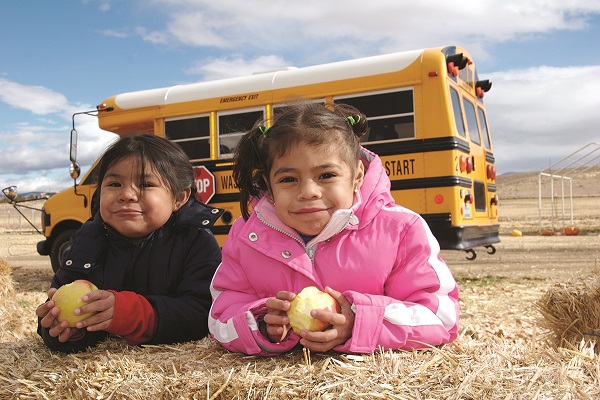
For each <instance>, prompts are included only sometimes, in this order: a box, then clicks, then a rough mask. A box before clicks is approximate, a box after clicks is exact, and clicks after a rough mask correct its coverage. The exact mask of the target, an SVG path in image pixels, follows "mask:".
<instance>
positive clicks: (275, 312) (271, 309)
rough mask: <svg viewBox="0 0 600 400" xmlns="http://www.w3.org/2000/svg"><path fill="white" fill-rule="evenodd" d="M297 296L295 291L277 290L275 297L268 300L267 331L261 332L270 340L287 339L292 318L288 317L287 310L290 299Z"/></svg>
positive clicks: (275, 341) (265, 319)
mask: <svg viewBox="0 0 600 400" xmlns="http://www.w3.org/2000/svg"><path fill="white" fill-rule="evenodd" d="M294 297H296V294H295V293H293V292H287V291H285V290H282V291H279V292H277V296H276V297H275V298H270V299H268V300H267V303H266V305H267V314H266V315H265V316H264V321H265V331H262V330H261V333H262V334H263V335H265V336H266V337H267V338H268V339H269V341H270V342H272V343H277V342H281V341H282V340H283V339H285V336H286V334H287V332H288V330H289V326H288V324H289V323H290V320H289V319H288V317H287V311H288V310H289V309H290V301H292V300H293V299H294Z"/></svg>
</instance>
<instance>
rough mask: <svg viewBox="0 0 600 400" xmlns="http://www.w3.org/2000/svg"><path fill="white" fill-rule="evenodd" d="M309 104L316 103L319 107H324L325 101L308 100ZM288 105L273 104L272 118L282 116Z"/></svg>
mask: <svg viewBox="0 0 600 400" xmlns="http://www.w3.org/2000/svg"><path fill="white" fill-rule="evenodd" d="M310 102H311V103H318V104H321V105H323V106H324V105H325V100H323V99H316V100H315V99H312V100H310ZM288 107H289V105H288V103H280V104H274V105H273V118H274V119H275V118H277V117H278V116H279V115H281V114H283V113H284V112H285V111H286V110H287V109H288Z"/></svg>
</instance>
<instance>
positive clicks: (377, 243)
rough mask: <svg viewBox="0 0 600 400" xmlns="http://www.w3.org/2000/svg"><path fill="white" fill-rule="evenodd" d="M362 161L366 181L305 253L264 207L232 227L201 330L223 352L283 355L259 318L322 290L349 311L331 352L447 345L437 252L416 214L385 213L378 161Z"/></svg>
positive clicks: (451, 332) (449, 318)
mask: <svg viewBox="0 0 600 400" xmlns="http://www.w3.org/2000/svg"><path fill="white" fill-rule="evenodd" d="M363 155H364V157H363V163H364V164H365V169H366V174H365V178H364V183H363V185H362V187H361V189H360V192H359V193H358V194H357V196H356V198H355V202H354V205H353V206H352V209H349V210H338V211H336V213H334V215H333V216H332V218H331V220H330V221H329V223H328V225H327V226H326V227H325V229H324V230H323V231H322V232H321V233H320V234H319V235H318V236H317V237H315V238H313V239H312V240H311V241H310V242H308V243H307V244H304V241H303V240H302V239H301V238H300V237H299V235H298V234H297V233H296V232H295V231H293V230H292V229H290V228H289V227H287V226H285V225H284V224H283V223H282V222H281V221H280V220H279V219H278V218H277V216H276V214H275V210H274V207H273V206H272V205H271V204H270V203H269V202H268V201H267V200H266V197H263V198H261V199H260V200H259V201H258V203H257V204H255V207H254V211H253V212H252V214H251V215H250V218H249V219H248V221H244V219H243V218H239V219H237V220H236V221H235V222H234V224H233V226H232V228H231V231H230V233H229V236H228V238H227V240H226V242H225V244H224V246H223V261H222V263H221V265H220V266H219V268H218V269H217V272H216V274H215V276H214V278H213V281H212V284H211V293H212V296H213V305H212V308H211V311H210V317H209V330H210V333H211V335H212V336H213V338H215V339H216V340H217V341H219V342H220V343H221V344H222V345H223V346H224V347H225V348H227V349H229V350H231V351H235V352H242V353H246V354H252V355H259V356H272V355H277V354H280V353H282V352H286V351H288V350H291V349H292V348H293V347H294V346H296V345H297V344H298V341H299V339H300V337H299V336H298V335H296V334H295V333H294V332H292V331H291V332H290V334H289V335H288V336H287V337H286V338H285V339H284V340H283V341H281V342H279V343H271V342H270V341H269V340H268V338H266V337H265V336H263V335H262V334H261V333H260V332H259V329H258V318H259V317H261V316H264V315H265V314H266V312H267V310H266V306H265V302H266V301H267V299H268V298H271V297H274V296H275V295H276V293H277V292H278V291H280V290H287V291H291V292H294V293H298V292H300V291H301V290H302V289H303V288H305V287H306V286H316V287H318V288H320V289H321V290H323V288H324V287H325V286H330V287H331V288H333V289H335V290H337V291H339V292H341V293H342V294H343V295H344V296H345V297H346V299H348V301H349V302H350V303H351V304H352V310H353V311H354V313H355V320H354V328H353V331H352V337H351V338H350V339H349V340H348V341H347V342H346V343H344V344H342V345H339V346H337V347H335V348H334V350H336V351H339V352H345V353H371V352H373V351H375V350H377V349H378V348H380V347H381V348H383V349H413V348H422V347H427V346H436V345H441V344H443V343H449V342H451V341H453V340H454V339H455V338H456V336H457V333H458V320H459V305H458V287H457V285H456V282H455V280H454V278H453V277H452V274H451V273H450V270H449V269H448V267H447V265H446V263H445V262H444V261H443V260H442V259H441V258H440V256H439V244H438V242H437V241H436V239H435V238H434V236H433V235H432V234H431V231H430V230H429V227H428V226H427V224H426V223H425V221H424V220H423V219H422V218H421V217H420V216H419V215H418V214H416V213H414V212H412V211H410V210H408V209H406V208H404V207H401V206H399V205H396V204H394V200H393V198H392V196H391V194H390V180H389V178H388V176H387V175H386V173H385V171H384V169H383V166H382V164H381V160H380V159H379V157H377V156H376V155H375V154H373V153H370V152H368V151H366V150H364V152H363Z"/></svg>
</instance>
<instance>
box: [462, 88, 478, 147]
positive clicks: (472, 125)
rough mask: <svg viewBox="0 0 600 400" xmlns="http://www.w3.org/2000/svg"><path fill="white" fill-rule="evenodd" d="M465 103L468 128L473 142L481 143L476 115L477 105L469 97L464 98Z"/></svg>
mask: <svg viewBox="0 0 600 400" xmlns="http://www.w3.org/2000/svg"><path fill="white" fill-rule="evenodd" d="M463 105H464V107H465V115H466V116H467V129H468V130H469V137H470V138H471V142H473V143H475V144H478V145H481V138H480V137H479V128H478V127H477V117H476V116H475V106H473V103H471V102H470V101H469V100H467V99H463Z"/></svg>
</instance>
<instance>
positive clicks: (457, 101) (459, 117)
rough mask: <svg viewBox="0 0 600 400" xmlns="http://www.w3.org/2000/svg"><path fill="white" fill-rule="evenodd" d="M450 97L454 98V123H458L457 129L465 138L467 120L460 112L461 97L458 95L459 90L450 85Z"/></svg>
mask: <svg viewBox="0 0 600 400" xmlns="http://www.w3.org/2000/svg"><path fill="white" fill-rule="evenodd" d="M450 97H451V98H452V111H453V113H454V124H455V125H456V131H457V132H458V134H459V135H460V136H462V137H464V138H466V137H467V131H466V129H465V122H464V121H463V118H462V113H461V112H460V110H461V106H460V97H459V96H458V92H457V91H456V89H454V88H453V87H450Z"/></svg>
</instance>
